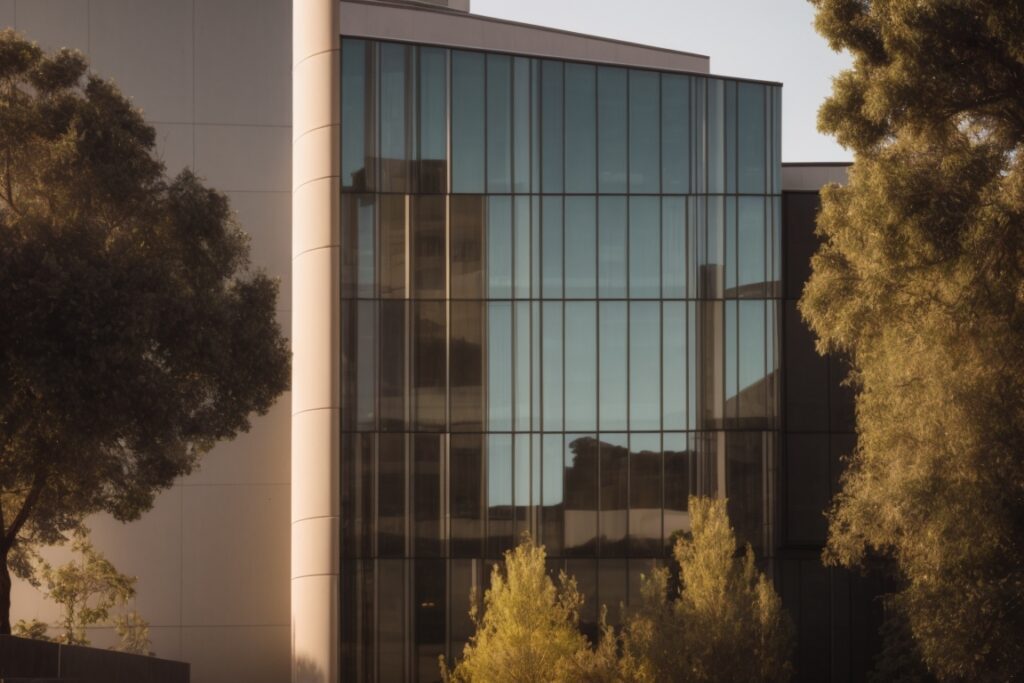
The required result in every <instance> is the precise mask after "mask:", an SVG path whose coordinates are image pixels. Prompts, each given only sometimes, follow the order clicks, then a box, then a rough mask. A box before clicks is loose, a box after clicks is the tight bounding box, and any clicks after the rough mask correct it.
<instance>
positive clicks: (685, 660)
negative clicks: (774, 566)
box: [620, 497, 793, 683]
mask: <svg viewBox="0 0 1024 683" xmlns="http://www.w3.org/2000/svg"><path fill="white" fill-rule="evenodd" d="M689 511H690V521H691V525H692V533H691V534H689V535H687V536H683V537H681V538H679V539H678V540H677V541H676V545H675V547H674V549H673V555H674V556H675V559H676V561H677V562H678V563H679V578H680V581H679V583H680V585H679V591H678V595H676V596H673V598H674V599H670V595H669V592H670V591H669V570H668V569H667V568H665V567H662V568H658V569H655V570H654V571H653V572H652V575H651V576H650V577H645V579H644V581H643V582H642V585H641V600H640V605H639V607H638V608H636V610H635V611H634V612H633V614H632V615H631V616H630V617H629V618H628V620H627V623H626V626H625V629H624V633H623V638H622V640H623V664H622V666H621V667H620V671H622V672H623V674H624V677H625V678H627V679H629V680H637V681H644V682H649V683H655V682H657V681H737V682H739V681H751V682H754V681H785V680H788V679H789V677H790V675H791V673H792V667H791V665H790V663H789V657H790V654H791V652H792V649H793V636H792V625H791V624H790V622H789V619H788V617H787V616H786V614H785V612H784V611H783V609H782V602H781V600H780V599H779V596H778V595H777V594H776V593H775V590H774V588H773V587H772V585H771V582H770V581H769V580H768V579H767V578H766V577H765V575H764V574H763V573H761V572H760V571H758V569H757V567H756V565H755V563H754V552H753V550H752V549H751V548H750V545H749V544H748V545H747V547H746V552H745V553H744V554H743V556H742V557H738V556H737V554H736V549H737V543H736V535H735V533H734V531H733V529H732V527H731V526H730V524H729V517H728V514H727V512H726V501H725V500H724V499H708V498H699V497H691V498H690V501H689Z"/></svg>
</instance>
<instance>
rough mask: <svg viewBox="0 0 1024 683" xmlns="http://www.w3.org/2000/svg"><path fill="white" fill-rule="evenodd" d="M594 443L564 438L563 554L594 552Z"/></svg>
mask: <svg viewBox="0 0 1024 683" xmlns="http://www.w3.org/2000/svg"><path fill="white" fill-rule="evenodd" d="M597 459H598V445H597V439H595V438H594V437H593V436H584V435H579V434H577V435H572V434H567V435H566V436H565V554H566V555H570V556H580V555H586V556H593V555H594V553H595V552H596V551H597Z"/></svg>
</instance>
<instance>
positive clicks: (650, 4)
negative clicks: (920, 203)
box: [470, 0, 852, 162]
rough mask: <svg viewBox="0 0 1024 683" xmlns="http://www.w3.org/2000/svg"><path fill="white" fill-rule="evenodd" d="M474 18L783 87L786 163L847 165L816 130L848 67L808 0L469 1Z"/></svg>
mask: <svg viewBox="0 0 1024 683" xmlns="http://www.w3.org/2000/svg"><path fill="white" fill-rule="evenodd" d="M470 7H471V11H472V12H473V14H481V15H486V16H491V17H498V18H501V19H510V20H513V21H521V22H525V23H529V24H539V25H541V26H551V27H553V28H560V29H566V30H569V31H576V32H578V33H588V34H591V35H596V36H605V37H608V38H616V39H619V40H628V41H631V42H635V43H643V44H645V45H656V46H658V47H665V48H670V49H673V50H682V51H684V52H696V53H699V54H703V55H708V56H710V57H711V73H714V74H718V75H722V76H738V77H744V78H756V79H759V80H765V81H777V82H781V83H782V84H783V89H782V93H783V100H782V106H783V109H782V160H783V161H784V162H793V161H848V160H850V159H851V158H852V154H851V153H850V152H848V151H846V150H845V149H843V148H842V147H840V146H839V145H838V144H837V143H836V142H835V140H833V139H832V138H830V137H828V136H826V135H822V134H821V133H819V132H818V130H817V125H816V123H815V122H816V120H817V115H818V107H819V106H820V105H821V102H822V100H824V99H825V97H827V96H828V94H829V91H830V90H831V88H832V77H833V76H834V75H836V74H837V73H839V72H840V71H841V70H843V69H844V68H847V67H848V66H849V65H850V59H849V56H848V55H846V54H837V53H835V52H833V51H832V50H831V49H830V48H829V46H828V44H827V43H826V42H825V39H824V38H822V37H821V36H819V35H818V34H817V33H815V31H814V25H813V22H814V8H813V7H812V6H811V5H810V4H809V3H808V2H807V1H806V0H619V1H618V2H611V1H610V0H471V4H470Z"/></svg>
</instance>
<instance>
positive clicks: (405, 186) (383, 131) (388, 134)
mask: <svg viewBox="0 0 1024 683" xmlns="http://www.w3.org/2000/svg"><path fill="white" fill-rule="evenodd" d="M411 51H412V50H411V48H409V47H408V46H406V45H402V44H399V43H381V44H380V177H381V190H382V191H384V192H407V191H408V190H409V119H410V118H411V117H410V116H409V109H411V107H409V106H408V103H409V89H410V78H409V58H410V53H411Z"/></svg>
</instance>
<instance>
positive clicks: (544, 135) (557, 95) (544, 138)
mask: <svg viewBox="0 0 1024 683" xmlns="http://www.w3.org/2000/svg"><path fill="white" fill-rule="evenodd" d="M540 107H541V131H540V134H541V155H542V157H543V159H542V161H541V178H542V179H543V188H544V189H543V192H545V193H548V192H561V191H562V164H563V162H562V126H563V124H564V121H563V117H564V115H563V102H562V62H554V61H547V60H545V61H543V62H541V101H540Z"/></svg>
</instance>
